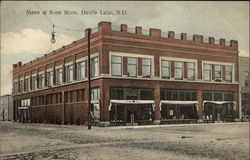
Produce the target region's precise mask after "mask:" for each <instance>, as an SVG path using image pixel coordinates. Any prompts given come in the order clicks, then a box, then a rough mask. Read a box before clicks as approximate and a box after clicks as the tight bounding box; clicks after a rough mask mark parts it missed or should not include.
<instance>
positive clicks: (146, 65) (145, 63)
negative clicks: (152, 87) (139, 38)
mask: <svg viewBox="0 0 250 160" xmlns="http://www.w3.org/2000/svg"><path fill="white" fill-rule="evenodd" d="M142 77H143V78H149V77H151V59H149V58H143V59H142Z"/></svg>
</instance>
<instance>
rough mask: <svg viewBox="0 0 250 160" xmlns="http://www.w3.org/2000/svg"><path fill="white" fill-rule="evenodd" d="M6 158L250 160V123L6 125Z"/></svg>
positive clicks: (2, 145) (1, 127) (1, 144)
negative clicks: (113, 125)
mask: <svg viewBox="0 0 250 160" xmlns="http://www.w3.org/2000/svg"><path fill="white" fill-rule="evenodd" d="M0 153H1V156H0V159H3V160H5V159H13V160H14V159H15V160H16V159H20V160H23V159H32V160H45V159H67V160H68V159H71V160H74V159H79V160H81V159H83V160H84V159H87V160H92V159H93V160H117V159H122V160H127V159H136V160H140V159H147V160H153V159H155V160H159V159H164V160H166V159H167V160H168V159H169V160H170V159H171V160H188V159H190V160H209V159H222V160H230V159H234V160H241V159H242V160H243V159H244V160H248V159H249V123H220V124H202V125H196V124H193V125H172V126H170V125H169V126H142V127H141V126H140V127H134V128H132V127H108V128H99V127H93V128H92V130H88V129H87V127H86V126H59V125H45V124H20V123H11V122H0Z"/></svg>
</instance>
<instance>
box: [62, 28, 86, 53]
mask: <svg viewBox="0 0 250 160" xmlns="http://www.w3.org/2000/svg"><path fill="white" fill-rule="evenodd" d="M88 32H89V34H91V28H86V29H85V37H88ZM63 49H65V47H64V46H63Z"/></svg>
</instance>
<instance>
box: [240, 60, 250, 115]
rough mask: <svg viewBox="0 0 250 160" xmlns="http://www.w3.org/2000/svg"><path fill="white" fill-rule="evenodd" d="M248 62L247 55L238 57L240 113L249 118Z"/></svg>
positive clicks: (249, 66) (249, 85)
mask: <svg viewBox="0 0 250 160" xmlns="http://www.w3.org/2000/svg"><path fill="white" fill-rule="evenodd" d="M249 70H250V63H249V57H239V86H240V97H241V102H240V103H241V115H242V117H249V118H250V73H249Z"/></svg>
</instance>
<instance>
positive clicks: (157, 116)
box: [154, 84, 161, 124]
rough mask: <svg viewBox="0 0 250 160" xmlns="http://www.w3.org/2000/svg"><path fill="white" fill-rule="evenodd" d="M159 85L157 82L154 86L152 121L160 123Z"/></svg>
mask: <svg viewBox="0 0 250 160" xmlns="http://www.w3.org/2000/svg"><path fill="white" fill-rule="evenodd" d="M160 98H161V97H160V86H159V84H157V85H155V87H154V99H155V115H154V123H155V124H160V121H161V113H160V101H161V99H160Z"/></svg>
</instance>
